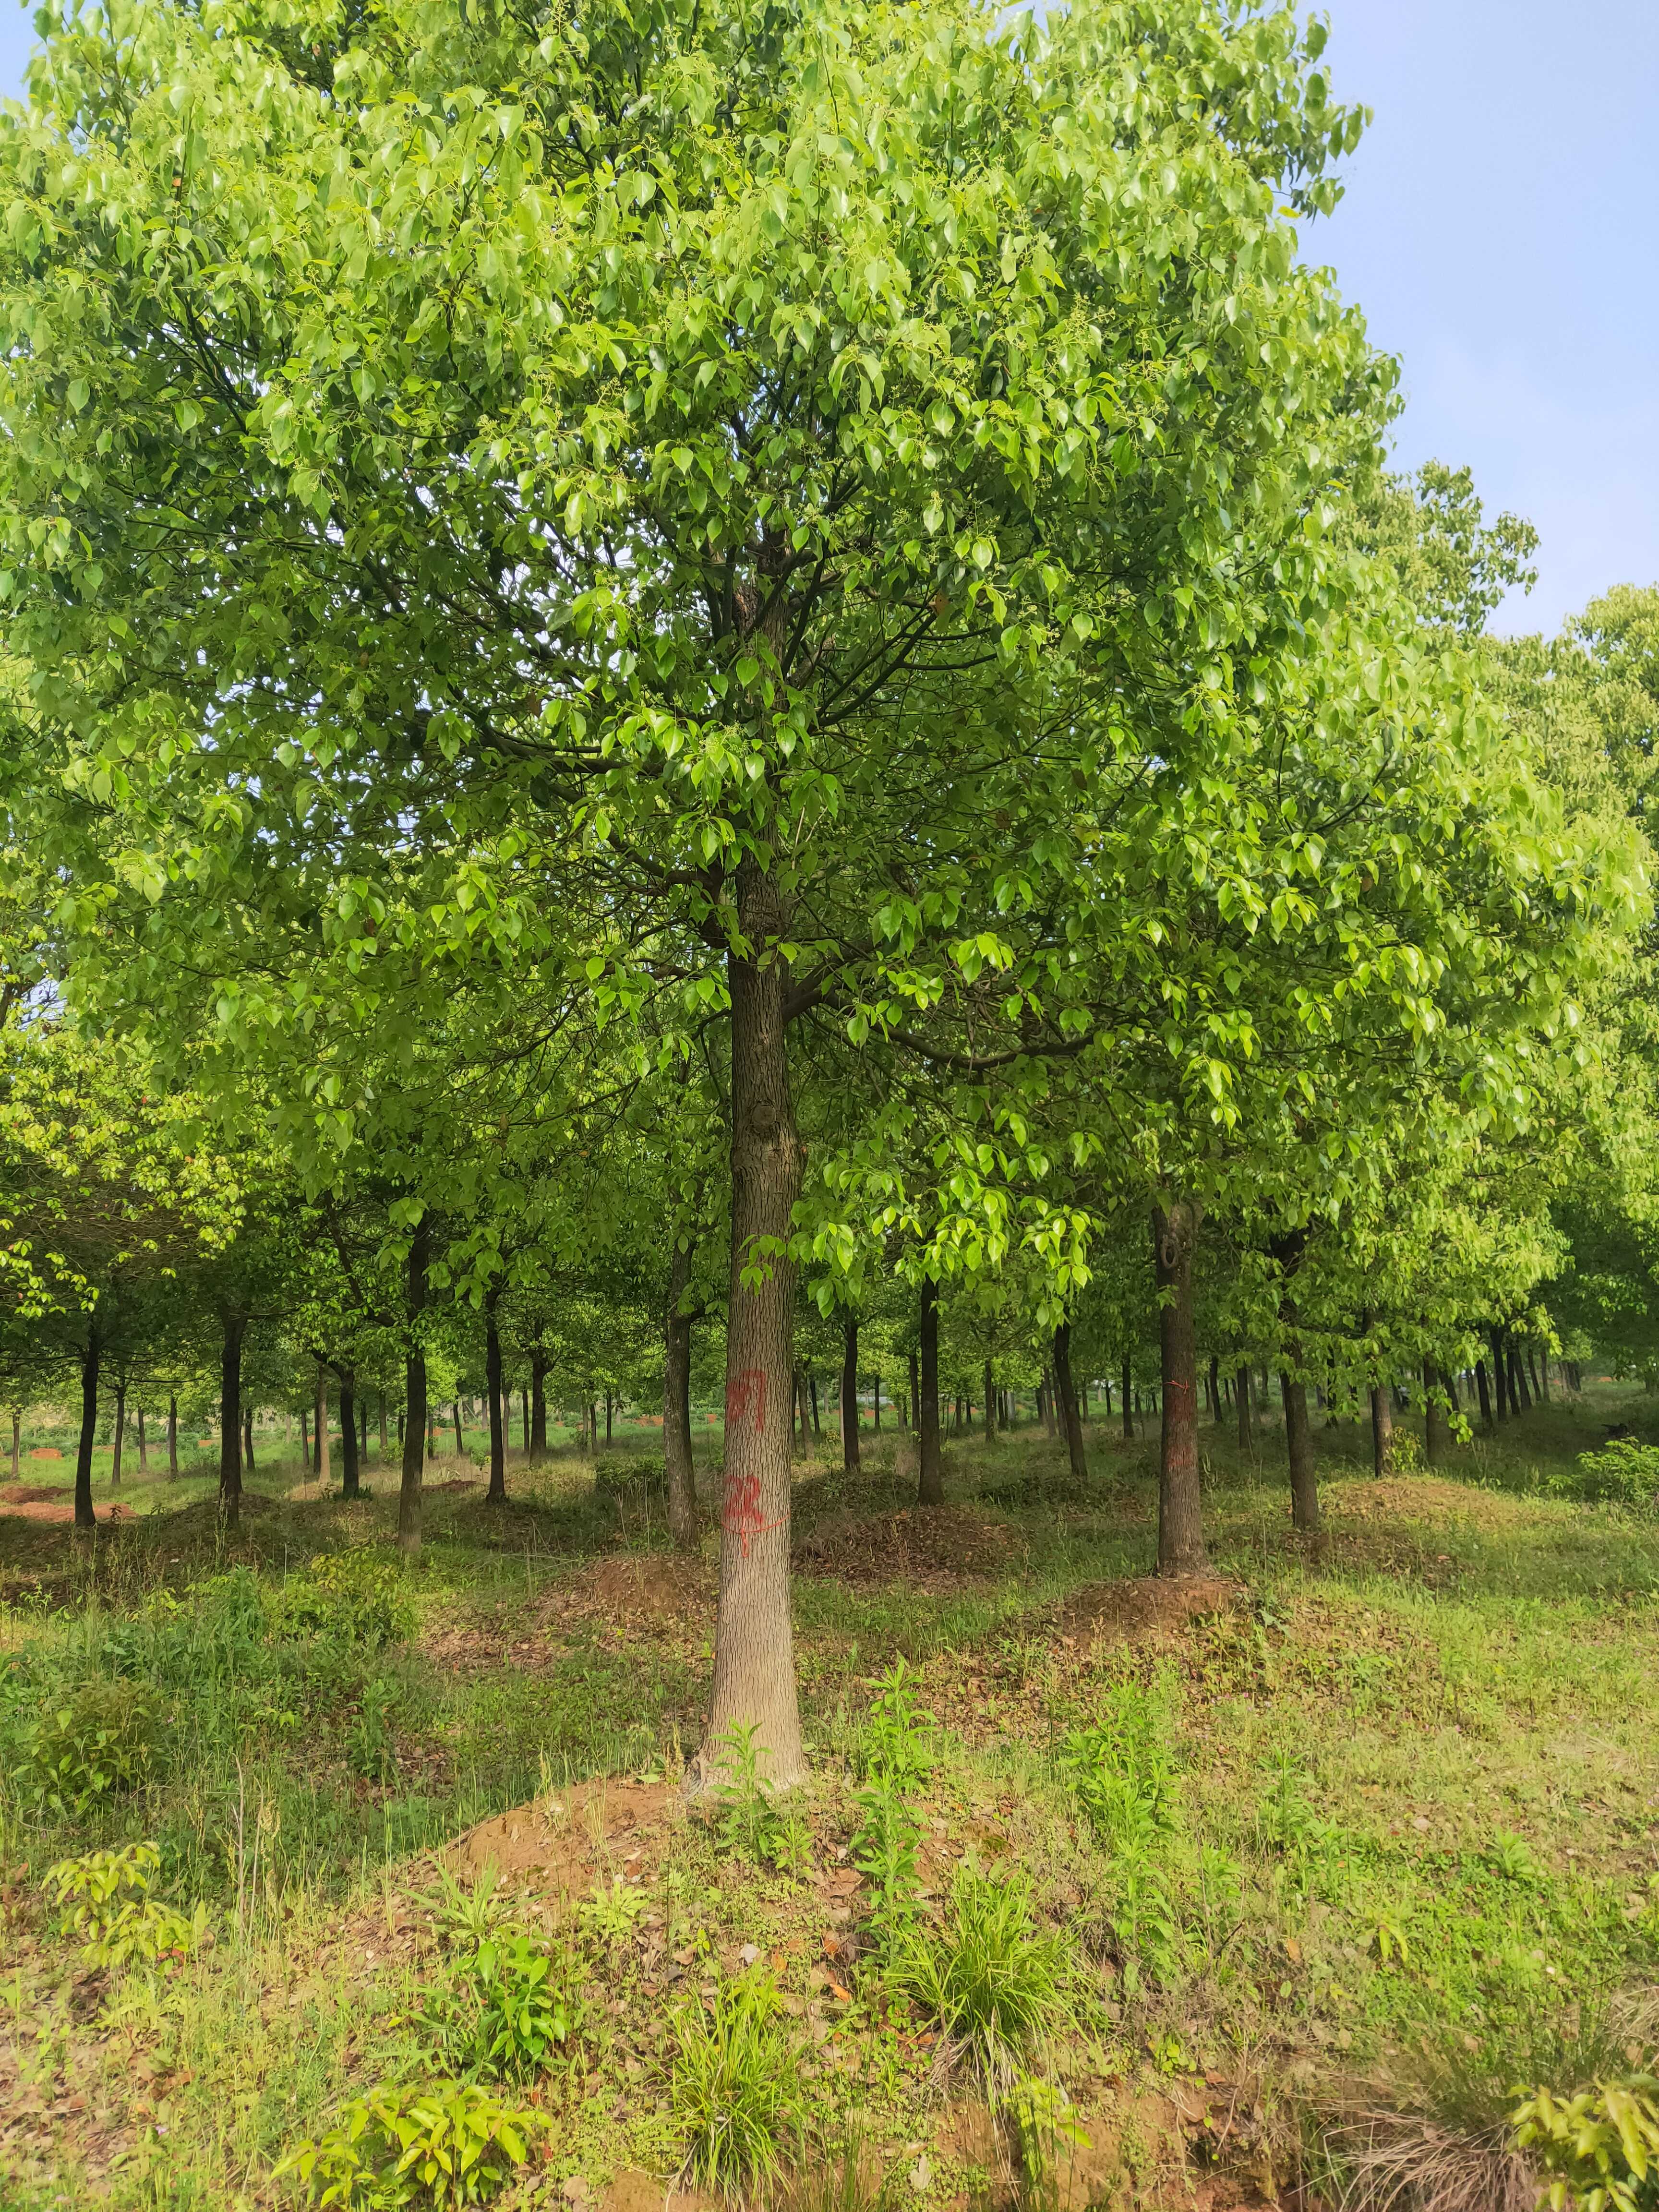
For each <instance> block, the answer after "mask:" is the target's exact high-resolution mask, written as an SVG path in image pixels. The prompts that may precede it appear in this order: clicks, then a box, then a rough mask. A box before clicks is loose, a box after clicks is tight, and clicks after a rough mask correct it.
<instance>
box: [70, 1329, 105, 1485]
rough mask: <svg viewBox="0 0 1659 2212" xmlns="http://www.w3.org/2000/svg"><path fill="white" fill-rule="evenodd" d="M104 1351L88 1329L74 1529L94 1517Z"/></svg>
mask: <svg viewBox="0 0 1659 2212" xmlns="http://www.w3.org/2000/svg"><path fill="white" fill-rule="evenodd" d="M103 1353H104V1347H103V1346H102V1344H101V1343H100V1341H99V1337H98V1332H97V1330H96V1329H95V1328H89V1329H88V1331H87V1340H86V1343H85V1344H84V1345H83V1346H82V1349H81V1437H80V1442H79V1443H78V1444H77V1446H76V1453H75V1525H76V1528H92V1527H93V1526H94V1523H95V1522H96V1519H97V1516H96V1515H95V1514H94V1511H93V1510H92V1448H93V1445H94V1443H95V1442H96V1441H97V1437H98V1370H99V1365H100V1362H101V1360H102V1358H103Z"/></svg>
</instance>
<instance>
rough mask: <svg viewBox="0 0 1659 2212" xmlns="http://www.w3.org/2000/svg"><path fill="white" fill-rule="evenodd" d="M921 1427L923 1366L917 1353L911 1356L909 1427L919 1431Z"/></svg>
mask: <svg viewBox="0 0 1659 2212" xmlns="http://www.w3.org/2000/svg"><path fill="white" fill-rule="evenodd" d="M907 1426H908V1427H909V1428H910V1429H911V1430H912V1431H919V1430H920V1428H921V1362H920V1361H919V1360H918V1359H917V1358H916V1355H915V1352H912V1353H911V1354H910V1412H909V1417H908V1422H907Z"/></svg>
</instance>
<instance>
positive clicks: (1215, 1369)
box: [1210, 1352, 1227, 1428]
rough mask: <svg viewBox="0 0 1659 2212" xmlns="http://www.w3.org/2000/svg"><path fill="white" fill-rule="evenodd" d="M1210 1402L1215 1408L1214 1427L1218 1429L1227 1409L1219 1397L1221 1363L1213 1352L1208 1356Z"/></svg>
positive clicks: (1225, 1416) (1223, 1420)
mask: <svg viewBox="0 0 1659 2212" xmlns="http://www.w3.org/2000/svg"><path fill="white" fill-rule="evenodd" d="M1210 1400H1211V1402H1212V1405H1213V1406H1214V1407H1215V1425H1216V1426H1217V1428H1220V1427H1221V1425H1222V1424H1223V1423H1224V1422H1225V1420H1226V1418H1227V1408H1226V1407H1225V1405H1224V1404H1223V1402H1222V1397H1221V1362H1220V1360H1219V1359H1218V1358H1217V1356H1216V1355H1215V1353H1214V1352H1212V1353H1211V1354H1210Z"/></svg>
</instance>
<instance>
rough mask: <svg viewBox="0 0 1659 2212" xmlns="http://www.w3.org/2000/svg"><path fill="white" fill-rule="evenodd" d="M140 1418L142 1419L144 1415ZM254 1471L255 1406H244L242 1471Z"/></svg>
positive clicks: (244, 1472)
mask: <svg viewBox="0 0 1659 2212" xmlns="http://www.w3.org/2000/svg"><path fill="white" fill-rule="evenodd" d="M140 1418H141V1419H142V1416H141V1417H140ZM253 1471H254V1469H253V1408H252V1406H244V1407H243V1408H242V1473H243V1474H252V1473H253Z"/></svg>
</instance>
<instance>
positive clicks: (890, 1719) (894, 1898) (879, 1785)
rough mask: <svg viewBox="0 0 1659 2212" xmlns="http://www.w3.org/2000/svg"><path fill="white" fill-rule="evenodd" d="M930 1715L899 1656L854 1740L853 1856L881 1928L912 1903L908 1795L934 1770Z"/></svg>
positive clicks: (914, 1881) (914, 1849) (904, 1914)
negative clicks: (855, 1822)
mask: <svg viewBox="0 0 1659 2212" xmlns="http://www.w3.org/2000/svg"><path fill="white" fill-rule="evenodd" d="M935 1725H936V1724H935V1723H934V1719H933V1715H932V1713H930V1712H928V1711H927V1710H926V1709H925V1708H924V1707H922V1706H921V1705H918V1704H917V1702H916V1695H915V1680H914V1679H913V1677H912V1676H911V1674H910V1672H909V1669H908V1668H907V1666H906V1665H905V1662H904V1661H903V1660H902V1658H901V1659H898V1660H896V1661H895V1662H894V1664H893V1666H892V1668H891V1669H890V1672H889V1673H888V1674H884V1676H883V1677H882V1679H881V1680H880V1681H879V1682H878V1685H877V1686H876V1695H875V1697H874V1699H872V1702H871V1706H870V1711H869V1716H868V1717H867V1718H866V1722H865V1724H864V1729H863V1732H862V1735H861V1739H860V1746H859V1752H860V1758H859V1765H860V1784H859V1789H858V1807H859V1825H858V1828H857V1831H856V1832H855V1833H854V1837H853V1841H852V1846H851V1851H850V1856H851V1858H852V1861H853V1863H854V1866H855V1867H857V1869H859V1871H860V1874H862V1875H864V1876H865V1877H866V1880H867V1881H868V1882H869V1884H870V1887H871V1893H872V1905H871V1918H872V1921H873V1923H875V1927H876V1929H877V1932H878V1935H886V1934H887V1933H888V1932H889V1931H890V1930H892V1929H896V1927H897V1926H898V1925H899V1924H900V1923H902V1922H904V1921H905V1920H907V1919H908V1917H910V1916H911V1915H912V1913H913V1912H914V1911H915V1905H916V1901H917V1895H918V1893H919V1891H920V1889H921V1866H920V1861H919V1858H918V1852H919V1850H920V1849H921V1828H920V1826H919V1825H918V1823H917V1820H916V1816H915V1811H914V1810H913V1808H912V1804H911V1800H912V1798H913V1796H915V1792H916V1791H917V1790H920V1789H921V1786H922V1784H924V1783H925V1782H926V1781H927V1778H928V1776H929V1775H930V1774H931V1773H932V1772H933V1760H934V1733H935Z"/></svg>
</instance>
